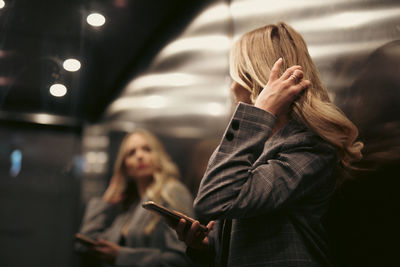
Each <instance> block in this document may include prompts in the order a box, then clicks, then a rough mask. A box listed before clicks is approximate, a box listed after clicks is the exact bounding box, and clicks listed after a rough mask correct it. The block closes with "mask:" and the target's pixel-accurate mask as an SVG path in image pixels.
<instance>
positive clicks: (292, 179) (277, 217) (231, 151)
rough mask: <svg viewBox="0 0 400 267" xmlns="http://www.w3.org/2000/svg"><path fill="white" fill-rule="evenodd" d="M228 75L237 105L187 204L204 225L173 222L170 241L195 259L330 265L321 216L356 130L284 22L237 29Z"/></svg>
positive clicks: (351, 151) (350, 156)
mask: <svg viewBox="0 0 400 267" xmlns="http://www.w3.org/2000/svg"><path fill="white" fill-rule="evenodd" d="M230 73H231V76H232V78H233V80H234V82H233V85H232V91H233V93H234V95H235V97H236V101H237V102H239V104H238V105H237V107H236V110H235V112H234V114H233V117H232V119H231V122H230V123H229V125H228V127H227V129H226V132H225V133H224V136H223V138H222V140H221V142H220V144H219V146H218V147H217V148H216V150H215V152H214V153H213V155H212V156H211V158H210V160H209V163H208V168H207V170H206V172H205V174H204V177H203V179H202V181H201V184H200V187H199V191H198V195H197V197H196V199H195V202H194V208H195V212H196V215H198V216H199V218H200V219H202V220H203V221H205V222H207V221H210V222H209V223H208V227H209V229H211V230H210V231H209V233H208V234H207V235H202V234H201V233H200V232H199V231H197V229H198V222H196V223H194V224H193V225H192V226H191V228H190V230H189V231H187V232H185V231H184V226H185V224H186V222H185V221H184V220H181V221H180V223H179V225H178V226H177V227H176V228H175V230H176V232H177V233H178V236H179V238H180V240H183V241H185V242H186V244H187V245H188V246H189V247H190V249H189V250H188V254H189V255H190V256H191V258H192V259H194V260H196V261H199V262H202V263H204V264H205V265H213V264H215V265H217V266H274V267H277V266H284V267H290V266H297V267H300V266H307V267H310V266H330V265H331V261H330V259H329V256H328V255H329V252H328V251H329V250H328V244H327V240H326V239H325V230H324V227H323V224H322V218H323V216H324V214H325V212H326V211H327V207H328V203H329V200H330V197H331V196H332V194H333V192H334V190H335V187H336V185H337V184H338V183H340V181H341V179H340V178H339V176H338V175H339V174H341V173H342V170H345V169H347V168H351V164H352V163H353V162H355V161H357V160H359V159H360V158H361V149H362V146H363V144H362V143H360V142H357V141H356V138H357V136H358V130H357V128H356V127H355V126H354V124H353V123H352V122H351V121H350V120H349V119H348V118H346V116H345V115H344V114H343V113H342V112H341V111H340V110H339V109H338V108H337V107H336V106H335V105H334V104H333V103H332V102H331V101H330V100H329V97H328V93H327V91H326V89H325V88H324V86H323V85H322V83H321V81H320V78H319V76H318V71H317V69H316V67H315V65H314V63H313V61H312V59H311V57H310V55H309V53H308V51H307V47H306V44H305V42H304V40H303V38H302V37H301V36H300V34H299V33H297V32H296V31H295V30H294V29H293V28H291V27H290V26H289V25H287V24H285V23H278V24H276V25H267V26H265V27H261V28H259V29H256V30H254V31H251V32H249V33H246V34H244V35H243V36H242V37H241V38H240V39H239V40H238V41H237V42H236V43H235V44H234V46H233V48H232V50H231V62H230ZM199 256H200V257H199Z"/></svg>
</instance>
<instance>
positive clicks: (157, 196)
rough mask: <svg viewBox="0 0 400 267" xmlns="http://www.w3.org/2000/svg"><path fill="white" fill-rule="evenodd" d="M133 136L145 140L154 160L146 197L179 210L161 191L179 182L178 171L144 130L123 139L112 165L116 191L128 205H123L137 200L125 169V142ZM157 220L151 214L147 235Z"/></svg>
mask: <svg viewBox="0 0 400 267" xmlns="http://www.w3.org/2000/svg"><path fill="white" fill-rule="evenodd" d="M135 134H139V135H141V136H142V137H144V138H145V139H146V140H147V142H148V144H149V146H150V150H151V153H152V155H153V157H154V159H155V165H156V168H155V169H156V171H155V173H154V174H153V183H152V184H151V185H150V186H149V187H148V188H147V190H146V192H145V195H146V197H148V198H149V199H151V200H153V201H155V202H157V203H163V202H167V203H168V204H169V205H170V206H171V207H175V208H176V209H179V208H180V206H181V204H180V203H177V202H176V201H174V200H173V199H172V198H171V197H170V196H169V194H168V193H167V192H166V190H163V189H164V188H165V187H166V186H167V184H169V183H170V182H173V181H175V180H179V178H180V173H179V169H178V167H177V166H176V164H175V163H174V162H173V161H172V160H171V157H170V156H169V155H168V153H167V152H166V150H165V148H164V146H163V145H162V143H161V142H160V140H159V139H158V138H157V137H156V136H155V135H153V134H152V133H150V132H149V131H147V130H144V129H138V130H136V131H134V132H131V133H129V134H127V135H126V136H125V137H124V139H123V140H122V143H121V145H120V149H119V152H118V156H117V159H116V161H115V164H114V176H116V177H118V188H119V189H118V191H119V192H121V193H123V194H125V195H126V197H127V198H126V200H127V202H128V203H125V204H128V205H129V204H131V203H132V202H133V201H135V200H137V199H138V198H139V196H138V193H137V189H136V185H135V184H134V183H132V182H131V179H129V177H128V175H127V173H126V168H125V158H126V156H127V154H128V152H129V151H128V147H127V141H128V139H129V138H130V137H131V136H132V135H135ZM159 220H160V217H159V216H158V215H155V214H153V219H152V220H151V221H150V222H149V224H148V226H147V227H146V229H145V231H146V233H147V234H149V233H151V232H152V231H153V230H154V228H155V226H156V225H157V223H158V222H159Z"/></svg>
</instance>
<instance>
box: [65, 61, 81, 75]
mask: <svg viewBox="0 0 400 267" xmlns="http://www.w3.org/2000/svg"><path fill="white" fill-rule="evenodd" d="M63 67H64V69H65V70H67V71H72V72H74V71H77V70H79V69H80V68H81V62H80V61H79V60H77V59H74V58H69V59H66V60H65V61H64V62H63Z"/></svg>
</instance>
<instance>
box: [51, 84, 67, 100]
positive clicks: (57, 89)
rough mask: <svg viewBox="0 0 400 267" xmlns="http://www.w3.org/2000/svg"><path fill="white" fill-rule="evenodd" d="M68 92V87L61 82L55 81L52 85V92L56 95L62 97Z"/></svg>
mask: <svg viewBox="0 0 400 267" xmlns="http://www.w3.org/2000/svg"><path fill="white" fill-rule="evenodd" d="M66 93H67V87H65V85H63V84H61V83H55V84H53V85H52V86H50V94H52V95H53V96H56V97H62V96H65V94H66Z"/></svg>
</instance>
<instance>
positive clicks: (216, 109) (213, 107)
mask: <svg viewBox="0 0 400 267" xmlns="http://www.w3.org/2000/svg"><path fill="white" fill-rule="evenodd" d="M205 110H206V112H207V113H208V114H210V115H214V116H221V115H224V114H225V113H226V108H225V106H224V105H222V104H220V103H216V102H211V103H208V104H207V105H206V107H205Z"/></svg>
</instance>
